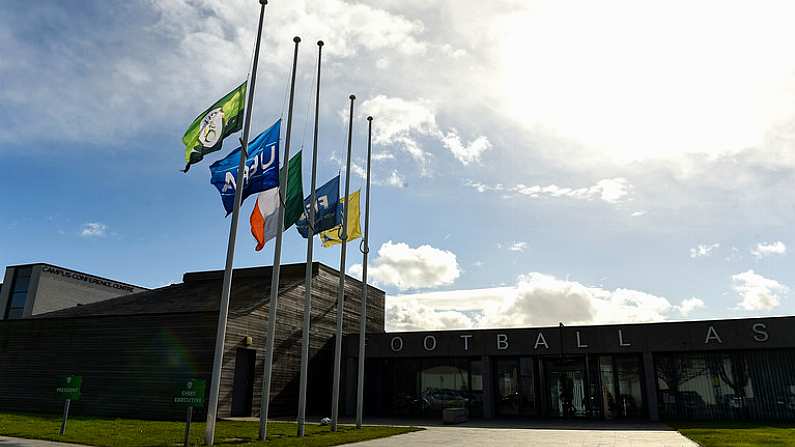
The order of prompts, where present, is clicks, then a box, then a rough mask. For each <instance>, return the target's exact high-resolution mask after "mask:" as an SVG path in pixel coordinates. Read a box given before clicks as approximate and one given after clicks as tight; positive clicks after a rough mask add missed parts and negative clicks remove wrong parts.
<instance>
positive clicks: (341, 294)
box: [331, 95, 356, 431]
mask: <svg viewBox="0 0 795 447" xmlns="http://www.w3.org/2000/svg"><path fill="white" fill-rule="evenodd" d="M349 98H350V100H351V112H350V117H349V118H348V160H347V162H346V163H347V166H346V168H345V207H344V208H343V213H342V214H343V216H342V233H340V240H341V241H342V247H341V248H340V284H339V289H337V333H336V336H335V339H334V388H333V389H332V392H331V431H337V422H338V415H339V403H340V402H339V401H340V367H341V363H342V316H343V311H344V309H345V253H346V249H347V247H348V209H350V204H349V203H348V194H349V192H350V189H351V138H352V137H353V101H354V100H356V96H354V95H351V96H350V97H349Z"/></svg>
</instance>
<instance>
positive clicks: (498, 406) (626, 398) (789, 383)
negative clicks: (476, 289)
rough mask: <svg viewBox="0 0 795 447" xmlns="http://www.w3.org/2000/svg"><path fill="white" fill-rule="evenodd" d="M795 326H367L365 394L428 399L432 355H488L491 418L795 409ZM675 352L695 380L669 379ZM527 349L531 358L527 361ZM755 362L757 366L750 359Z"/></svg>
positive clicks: (470, 395) (792, 415) (485, 402)
mask: <svg viewBox="0 0 795 447" xmlns="http://www.w3.org/2000/svg"><path fill="white" fill-rule="evenodd" d="M791 327H795V318H793V317H777V318H753V319H737V320H714V321H693V322H675V323H656V324H630V325H609V326H583V327H563V328H560V327H551V328H528V329H504V330H472V331H436V332H405V333H385V334H368V336H367V364H368V366H367V368H368V371H367V375H366V377H365V387H366V388H367V389H368V390H371V391H370V392H372V393H373V395H375V396H378V398H377V399H368V400H367V402H368V403H367V404H366V407H365V413H366V414H368V413H369V412H371V411H373V412H376V413H377V412H382V413H390V412H394V410H395V409H397V408H398V407H401V408H402V407H406V406H410V405H414V406H415V407H418V408H419V407H422V406H423V405H424V406H425V407H428V406H429V405H427V404H424V403H423V399H425V398H426V396H424V395H423V392H425V390H418V389H417V388H416V387H417V385H416V384H418V383H422V382H423V379H422V377H421V371H425V370H426V369H427V368H426V367H425V366H426V364H428V365H431V364H433V363H434V362H437V363H438V362H441V363H446V364H448V365H451V366H453V365H457V364H459V363H460V362H461V361H464V360H467V359H470V360H472V359H480V361H479V362H477V365H478V369H479V371H480V372H479V375H481V376H482V381H483V386H482V390H483V391H482V396H483V397H482V405H480V404H479V405H478V406H477V407H478V408H480V407H482V411H483V414H484V416H486V417H491V416H493V415H495V414H497V415H505V414H507V413H516V414H517V415H520V416H523V417H533V416H547V417H548V416H558V417H560V416H563V417H569V416H578V417H598V418H607V419H609V418H619V417H626V418H633V417H648V418H650V419H652V420H657V419H659V416H660V413H661V412H662V415H663V417H667V418H671V417H675V416H676V415H682V414H692V415H694V417H721V418H746V419H747V418H770V417H774V418H784V419H795V376H793V375H792V374H790V373H789V371H790V370H791V369H792V368H791V365H793V363H791V362H793V360H791V359H792V358H795V357H793V355H795V354H793V353H795V331H792V330H791V329H790V328H791ZM357 338H358V337H356V336H350V337H348V339H347V340H346V355H347V356H348V357H349V358H350V359H355V357H356V349H355V346H356V345H357V344H358V341H357ZM671 356H673V357H671ZM681 356H686V357H681ZM671 358H674V359H675V363H676V364H677V365H685V366H686V367H687V368H689V369H687V368H685V369H684V370H685V371H686V373H687V374H690V375H691V376H692V377H690V379H692V380H691V381H690V382H689V383H688V384H687V386H681V385H679V384H677V382H676V381H674V382H672V383H674V385H671V384H670V383H668V384H666V383H663V382H666V381H667V382H671V380H672V379H671V378H670V377H668V378H667V379H666V377H664V372H665V371H663V370H664V369H665V368H664V365H663V366H660V365H661V363H660V362H666V361H668V363H671V362H672V361H673V360H670V359H671ZM752 358H753V359H755V360H754V361H752V362H751V361H749V360H748V359H752ZM521 359H526V360H525V363H524V364H522V363H521V362H522V360H521ZM429 362H430V363H429ZM751 363H752V364H753V365H755V367H751V366H748V365H750V364H751ZM471 365H474V364H473V363H471V362H470V367H469V368H470V369H469V373H468V374H470V376H471V374H472V372H471V371H472V370H473V367H472V366H471ZM704 365H707V366H704ZM735 365H738V366H735ZM760 365H764V366H760ZM683 368H684V367H682V368H677V370H682V369H683ZM458 369H460V370H462V371H463V370H464V368H458ZM669 369H670V368H669ZM746 370H747V371H746ZM661 371H662V372H661ZM696 372H700V373H699V374H696ZM351 374H353V373H350V374H348V376H350V375H351ZM500 374H507V376H510V377H509V378H510V379H511V381H512V382H513V383H510V384H506V383H502V384H501V383H500V382H499V380H500V378H499V375H500ZM406 375H408V377H406ZM670 375H671V374H670V373H669V374H668V376H670ZM398 376H399V377H400V379H399V380H398ZM513 376H516V377H513ZM690 379H688V380H690ZM470 380H471V379H470ZM699 381H700V382H699ZM556 383H557V384H558V389H556V388H555V384H556ZM661 383H663V384H662V385H661ZM561 384H562V385H561ZM738 384H739V385H738ZM745 384H747V385H745ZM770 384H775V386H769V385H770ZM564 385H565V386H564ZM572 385H573V386H572ZM489 386H491V389H489ZM661 387H662V388H661ZM528 390H532V391H528ZM561 390H562V391H561ZM454 391H455V392H456V393H458V394H460V395H461V397H462V398H465V399H468V402H470V403H471V402H477V399H478V398H477V396H476V395H474V393H475V392H476V391H479V390H474V389H473V388H472V386H471V384H470V385H466V386H464V387H459V388H458V389H455V390H454ZM501 392H504V393H502V394H504V395H501ZM390 393H391V394H390ZM425 394H427V393H425ZM436 394H438V395H442V394H443V393H441V392H436ZM454 394H455V393H454ZM530 394H532V402H531V399H530ZM346 399H348V400H353V399H355V395H353V394H349V395H348V396H346ZM501 399H502V400H501ZM506 399H507V400H506ZM394 402H398V403H399V404H400V405H398V404H396V403H394ZM561 402H563V404H562V403H561ZM702 402H703V403H702ZM368 406H369V407H368ZM471 406H472V405H470V407H471ZM774 407H775V408H774ZM368 408H369V409H368ZM680 409H681V410H682V411H680ZM423 411H424V408H423ZM409 413H410V412H409ZM423 415H424V413H423Z"/></svg>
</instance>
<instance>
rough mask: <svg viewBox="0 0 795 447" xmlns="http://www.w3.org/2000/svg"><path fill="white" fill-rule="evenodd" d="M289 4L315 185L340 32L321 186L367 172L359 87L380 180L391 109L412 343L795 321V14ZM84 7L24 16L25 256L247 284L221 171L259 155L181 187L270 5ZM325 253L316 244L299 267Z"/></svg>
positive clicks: (267, 94)
mask: <svg viewBox="0 0 795 447" xmlns="http://www.w3.org/2000/svg"><path fill="white" fill-rule="evenodd" d="M272 3H273V4H272V5H270V6H269V7H268V13H267V16H266V25H265V28H266V33H265V37H264V40H263V50H262V56H261V57H262V64H261V66H260V70H259V78H258V84H257V92H256V100H255V107H254V115H253V122H254V126H253V129H252V132H253V133H254V134H256V133H257V132H259V131H261V130H263V129H265V128H267V127H268V126H270V125H271V124H272V123H273V121H274V120H275V119H276V118H278V117H279V116H284V117H285V118H286V114H285V110H284V109H285V107H284V93H285V87H286V85H287V84H286V83H287V81H288V76H289V68H290V60H291V52H292V37H293V36H294V35H300V36H301V37H302V38H303V42H302V44H301V47H300V54H299V59H300V62H299V75H298V82H297V97H296V106H295V121H294V131H293V132H294V133H293V139H292V144H293V152H294V151H295V150H296V149H298V148H302V147H303V148H304V149H305V150H306V151H307V153H306V154H305V157H304V169H305V175H304V189H305V191H308V189H309V179H308V172H309V168H310V166H311V165H310V161H311V160H310V157H309V152H310V150H311V139H312V135H311V129H312V113H311V110H310V109H309V107H308V106H309V105H310V100H311V99H312V97H311V95H312V85H313V75H314V74H313V73H314V72H313V69H314V63H315V57H316V46H315V41H316V40H318V39H323V40H324V41H325V42H326V46H325V47H324V75H323V79H322V87H321V88H322V91H321V94H322V97H321V102H322V104H321V112H320V120H321V121H320V122H321V129H320V145H319V151H320V153H319V176H318V177H319V178H318V182H319V183H322V182H324V181H325V180H327V179H329V178H330V177H332V176H333V175H335V174H336V172H337V171H338V170H339V169H340V166H341V164H342V163H343V162H342V160H343V150H344V148H345V132H346V129H347V123H346V111H347V97H348V95H349V94H351V93H354V94H356V95H357V97H358V100H357V113H356V121H355V122H354V126H355V134H354V147H353V149H354V158H353V161H354V163H355V165H356V166H357V167H358V168H362V167H363V162H364V156H365V150H366V121H365V120H364V117H365V116H366V115H367V114H372V115H373V116H374V117H375V121H374V135H375V139H374V142H375V144H374V153H375V154H376V157H375V158H376V159H375V161H374V163H373V172H374V186H373V191H372V196H373V201H372V216H371V230H372V235H371V249H372V255H371V263H372V265H371V272H372V279H373V281H374V283H375V284H376V285H378V286H379V287H381V288H383V289H384V290H386V291H387V293H388V295H389V296H388V301H387V321H388V326H389V328H390V329H394V330H404V329H444V328H455V327H489V326H523V325H524V326H526V325H538V324H556V323H557V322H558V321H563V322H564V323H569V324H575V323H604V322H620V321H658V320H662V319H683V318H713V317H739V316H749V315H779V314H792V313H793V310H795V306H794V305H793V303H792V297H791V295H792V294H791V292H790V290H789V289H790V287H791V286H792V285H793V284H795V276H793V275H794V274H793V273H792V268H791V267H792V261H791V253H790V245H791V244H792V243H793V241H792V236H791V234H792V231H791V223H792V221H793V218H794V217H795V206H793V202H792V199H791V197H792V194H791V191H792V189H793V186H795V176H794V175H793V174H795V170H794V168H795V156H793V154H794V153H795V152H794V151H793V149H795V120H794V119H793V117H795V106H793V104H795V101H793V99H795V63H793V62H792V61H790V60H789V59H788V58H786V57H785V56H784V55H785V54H788V42H791V41H792V38H793V37H795V36H792V34H795V32H794V31H793V30H792V29H791V27H790V26H789V25H788V24H787V23H786V20H785V18H786V17H791V13H792V12H793V11H791V10H790V9H792V7H791V6H790V5H789V4H787V3H766V4H765V5H764V6H760V5H755V4H753V3H751V2H748V3H736V4H734V3H733V4H732V5H729V6H726V5H723V4H722V3H721V2H715V3H710V2H704V3H703V4H700V5H699V6H697V7H693V6H692V5H690V6H688V5H687V4H686V3H678V2H671V3H666V4H665V5H659V4H657V5H651V4H639V3H638V2H606V3H600V4H599V5H598V6H596V5H593V4H590V3H572V4H565V5H564V4H561V2H529V3H528V2H520V1H508V0H502V1H497V2H490V3H489V4H488V5H483V4H480V3H479V4H478V5H479V6H478V8H474V7H473V5H469V2H466V1H437V2H427V1H402V2H397V1H379V2H376V1H363V2H345V1H342V0H329V1H324V2H320V1H309V0H307V1H294V2H272ZM80 5H81V7H80V8H75V7H73V6H70V4H68V3H63V2H36V3H33V4H31V3H30V2H17V3H15V4H14V5H13V7H11V6H10V5H7V6H6V7H4V8H0V50H2V54H3V55H4V56H3V58H2V59H0V84H1V85H2V86H3V87H2V89H0V104H3V106H4V107H2V111H0V122H2V123H3V126H2V129H0V166H2V168H3V169H2V171H3V173H4V175H3V176H2V178H0V187H2V188H3V190H4V191H6V193H5V194H3V195H2V196H0V209H3V210H4V211H3V212H0V228H2V229H3V230H4V231H2V232H0V264H2V265H10V264H18V263H26V262H38V261H43V262H51V263H55V264H60V265H63V266H66V267H71V268H75V269H79V270H83V271H87V272H91V273H95V274H98V275H103V276H108V277H111V278H115V279H119V280H123V281H128V282H132V283H137V284H142V285H145V286H149V287H156V286H160V285H163V284H168V283H171V282H177V281H179V280H180V278H181V275H182V273H184V272H186V271H194V270H207V269H220V268H222V266H223V263H224V257H225V249H226V240H227V235H228V230H229V222H228V219H225V218H224V211H223V207H222V206H221V201H220V198H219V197H218V194H217V192H216V190H215V189H214V188H213V187H212V186H211V185H210V183H209V172H208V169H207V167H208V166H209V164H210V163H211V162H212V161H214V160H216V159H218V158H221V157H222V156H223V155H225V154H226V153H227V152H228V151H230V150H232V149H233V148H234V145H233V143H232V141H233V140H231V139H230V140H228V142H227V144H226V145H225V147H224V149H223V150H222V151H221V152H218V153H216V154H212V155H211V156H209V157H207V158H206V159H205V161H203V162H202V163H201V164H199V165H196V166H194V167H193V169H191V171H190V173H188V174H187V175H183V174H181V173H179V172H178V171H177V170H178V169H179V168H180V167H181V166H182V157H183V147H182V146H181V137H182V133H183V132H184V130H185V128H186V127H187V126H188V124H189V123H190V122H191V121H192V119H193V118H194V117H195V116H196V114H197V113H199V112H200V111H201V110H203V109H204V108H206V107H207V106H209V105H210V104H211V103H212V102H214V101H215V100H216V99H218V98H220V97H221V96H222V95H223V94H224V93H226V92H227V91H228V90H230V89H231V88H232V87H234V86H236V85H237V84H238V83H239V82H240V81H242V80H243V79H245V77H246V72H247V69H248V64H249V60H250V56H251V50H252V46H253V37H254V32H255V30H256V18H257V13H258V9H257V5H256V2H254V1H244V0H239V1H228V2H226V1H225V2H223V3H217V2H210V1H207V2H205V1H199V0H195V1H184V2H174V1H154V0H153V1H147V2H111V1H101V2H81V4H80ZM574 9H576V10H577V11H579V13H578V14H573V13H572V10H574ZM685 10H686V11H687V14H684V13H683V11H685ZM716 11H719V12H720V14H719V17H720V18H721V19H720V20H712V17H714V14H715V12H716ZM594 17H595V18H597V19H598V20H591V18H594ZM585 18H588V20H585ZM672 24H675V25H676V26H674V27H673V28H675V29H676V30H677V32H675V33H672V32H670V30H671V29H672ZM737 29H743V30H747V32H743V33H738V32H736V30H737ZM351 185H352V189H357V188H360V187H362V186H363V179H362V178H361V176H360V175H357V174H354V175H352V178H351ZM252 206H253V199H249V200H248V201H247V202H246V203H245V204H244V208H243V211H242V215H241V226H240V229H239V233H238V234H239V239H238V250H237V254H236V258H235V264H236V265H237V266H250V265H263V264H270V263H271V262H272V251H271V250H272V244H268V246H266V249H265V250H263V251H262V252H260V253H256V252H254V250H253V247H254V245H255V243H254V241H253V238H251V236H250V235H249V230H248V224H247V220H248V219H247V217H248V214H249V213H250V212H251V208H252ZM351 248H352V252H353V253H354V255H352V256H350V259H349V263H348V267H349V268H350V270H351V271H352V272H353V273H354V274H356V273H357V272H359V271H360V267H361V266H360V265H356V264H360V263H361V258H360V256H359V255H358V253H357V252H356V250H355V248H356V245H352V246H351ZM305 250H306V246H305V240H304V239H302V238H300V236H299V235H298V234H297V232H295V231H294V230H290V231H289V232H288V233H287V235H286V238H285V245H284V254H283V260H284V261H285V262H300V261H302V260H303V259H304V256H305ZM315 253H317V259H319V260H320V261H322V262H325V263H327V264H329V265H332V266H336V265H337V264H338V253H339V251H338V249H321V248H319V245H318V249H316V250H315Z"/></svg>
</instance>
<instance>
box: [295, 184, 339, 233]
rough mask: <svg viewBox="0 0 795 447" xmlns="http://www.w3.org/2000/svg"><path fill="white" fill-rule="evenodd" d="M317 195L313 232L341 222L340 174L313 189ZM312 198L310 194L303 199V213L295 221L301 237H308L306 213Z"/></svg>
mask: <svg viewBox="0 0 795 447" xmlns="http://www.w3.org/2000/svg"><path fill="white" fill-rule="evenodd" d="M315 195H316V196H317V197H316V199H317V206H316V207H315V224H314V225H312V227H313V229H314V230H315V231H314V234H318V233H320V232H323V231H326V230H329V229H331V228H334V227H336V226H337V225H339V224H341V223H342V207H341V206H339V202H340V176H339V175H338V176H336V177H334V178H333V179H331V180H329V181H328V182H327V183H326V184H325V185H323V186H321V187H320V188H318V189H316V190H315ZM311 200H312V196H311V195H310V196H309V197H307V198H306V199H305V200H304V214H301V217H300V218H299V219H298V221H297V222H296V223H295V226H296V228H298V232H299V233H301V236H303V237H305V238H306V237H309V225H307V221H308V219H307V215H308V214H309V203H310V202H311Z"/></svg>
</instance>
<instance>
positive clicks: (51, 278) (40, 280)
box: [0, 264, 147, 319]
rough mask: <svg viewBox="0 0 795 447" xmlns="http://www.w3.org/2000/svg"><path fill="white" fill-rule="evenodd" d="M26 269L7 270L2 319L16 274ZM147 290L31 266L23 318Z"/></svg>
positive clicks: (0, 307)
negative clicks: (16, 271)
mask: <svg viewBox="0 0 795 447" xmlns="http://www.w3.org/2000/svg"><path fill="white" fill-rule="evenodd" d="M20 267H24V266H11V267H7V268H6V272H5V278H4V280H3V283H4V284H5V286H3V288H2V291H0V319H3V317H4V316H5V309H6V307H7V305H8V300H9V299H10V297H11V287H13V281H12V279H13V276H14V271H15V270H16V269H18V268H20ZM144 290H147V289H145V288H143V287H138V286H133V285H131V284H125V283H121V282H118V281H113V280H109V279H105V278H100V277H98V276H94V275H89V274H85V273H81V272H77V271H74V270H69V269H65V268H62V267H56V266H53V265H48V264H35V265H33V266H32V274H31V277H30V284H29V286H28V296H27V302H26V303H25V311H24V312H23V314H22V316H23V318H28V317H30V316H32V315H39V314H43V313H47V312H53V311H56V310H61V309H67V308H70V307H74V306H77V305H78V304H90V303H95V302H97V301H103V300H107V299H109V298H115V297H117V296H122V295H127V294H130V293H135V292H141V291H144Z"/></svg>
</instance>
